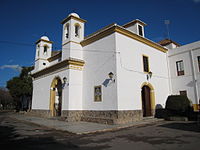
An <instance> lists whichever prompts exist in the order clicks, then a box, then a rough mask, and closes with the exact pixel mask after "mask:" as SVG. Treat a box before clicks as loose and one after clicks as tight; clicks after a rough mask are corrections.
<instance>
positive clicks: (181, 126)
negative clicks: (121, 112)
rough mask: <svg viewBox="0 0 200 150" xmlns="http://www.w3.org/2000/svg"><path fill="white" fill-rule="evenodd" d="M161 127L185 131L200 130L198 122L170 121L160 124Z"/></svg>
mask: <svg viewBox="0 0 200 150" xmlns="http://www.w3.org/2000/svg"><path fill="white" fill-rule="evenodd" d="M160 127H165V128H170V129H177V130H184V131H192V132H200V126H198V125H197V122H180V123H177V122H176V123H173V122H172V123H168V124H163V125H160Z"/></svg>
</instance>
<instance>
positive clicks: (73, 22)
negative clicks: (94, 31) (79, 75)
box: [61, 13, 86, 60]
mask: <svg viewBox="0 0 200 150" xmlns="http://www.w3.org/2000/svg"><path fill="white" fill-rule="evenodd" d="M85 22H86V21H85V20H83V19H81V18H80V17H79V15H78V14H76V13H71V14H69V15H68V17H67V18H65V19H64V20H63V21H62V22H61V23H62V25H63V33H62V60H64V59H69V58H76V59H82V46H81V44H80V42H81V41H82V40H83V39H84V23H85Z"/></svg>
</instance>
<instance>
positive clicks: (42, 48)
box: [34, 36, 53, 71]
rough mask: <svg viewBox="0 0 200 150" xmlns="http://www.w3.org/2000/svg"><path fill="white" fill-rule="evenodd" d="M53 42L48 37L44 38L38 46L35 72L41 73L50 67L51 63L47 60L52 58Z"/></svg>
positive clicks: (38, 42) (39, 41) (37, 43)
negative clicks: (40, 71)
mask: <svg viewBox="0 0 200 150" xmlns="http://www.w3.org/2000/svg"><path fill="white" fill-rule="evenodd" d="M52 43H53V42H52V41H50V40H49V38H48V37H47V36H42V37H41V38H40V39H39V40H38V41H37V42H36V43H35V44H36V54H35V69H34V71H39V70H41V69H43V68H45V67H48V65H49V61H48V60H47V59H48V58H49V57H51V51H52Z"/></svg>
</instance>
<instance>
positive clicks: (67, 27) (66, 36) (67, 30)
mask: <svg viewBox="0 0 200 150" xmlns="http://www.w3.org/2000/svg"><path fill="white" fill-rule="evenodd" d="M67 38H69V24H66V26H65V39H67Z"/></svg>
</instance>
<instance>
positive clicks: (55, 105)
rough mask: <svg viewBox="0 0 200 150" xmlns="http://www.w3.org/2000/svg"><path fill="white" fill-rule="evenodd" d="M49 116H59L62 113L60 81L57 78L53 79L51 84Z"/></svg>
mask: <svg viewBox="0 0 200 150" xmlns="http://www.w3.org/2000/svg"><path fill="white" fill-rule="evenodd" d="M50 111H51V116H53V117H56V116H61V112H62V81H61V79H60V78H59V77H56V78H54V80H53V81H52V83H51V92H50Z"/></svg>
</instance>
